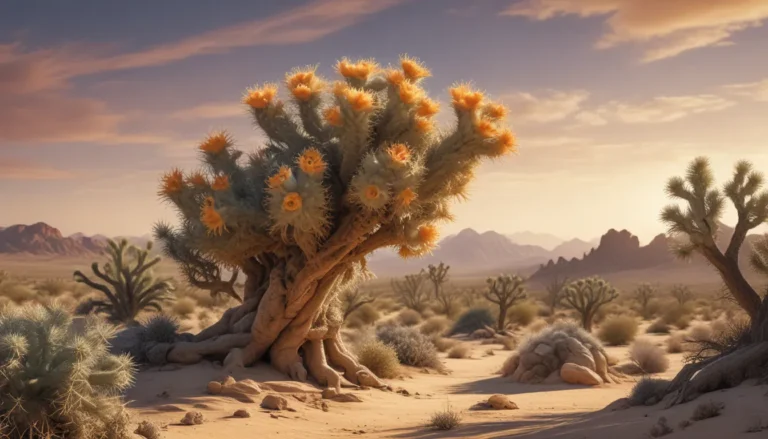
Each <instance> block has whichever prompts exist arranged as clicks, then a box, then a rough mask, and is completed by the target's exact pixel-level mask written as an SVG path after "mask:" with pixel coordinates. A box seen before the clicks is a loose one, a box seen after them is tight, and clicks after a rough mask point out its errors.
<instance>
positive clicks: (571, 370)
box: [560, 363, 603, 386]
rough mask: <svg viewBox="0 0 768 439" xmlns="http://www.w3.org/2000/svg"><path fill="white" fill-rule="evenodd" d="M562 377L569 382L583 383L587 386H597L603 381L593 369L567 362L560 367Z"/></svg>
mask: <svg viewBox="0 0 768 439" xmlns="http://www.w3.org/2000/svg"><path fill="white" fill-rule="evenodd" d="M560 378H562V380H563V381H565V382H566V383H569V384H583V385H586V386H597V385H600V384H602V383H603V380H602V379H601V378H600V376H599V375H598V374H596V373H595V372H594V371H593V370H591V369H588V368H586V367H584V366H581V365H578V364H574V363H565V364H563V367H561V368H560Z"/></svg>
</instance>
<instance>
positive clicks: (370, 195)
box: [363, 184, 381, 200]
mask: <svg viewBox="0 0 768 439" xmlns="http://www.w3.org/2000/svg"><path fill="white" fill-rule="evenodd" d="M363 195H365V198H367V199H369V200H375V199H377V198H379V196H380V195H381V190H380V189H379V187H378V186H376V185H375V184H369V185H368V186H366V188H365V192H363Z"/></svg>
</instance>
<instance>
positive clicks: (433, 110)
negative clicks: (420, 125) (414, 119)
mask: <svg viewBox="0 0 768 439" xmlns="http://www.w3.org/2000/svg"><path fill="white" fill-rule="evenodd" d="M439 111H440V104H438V103H437V102H435V101H433V100H432V99H429V98H426V99H422V100H421V102H419V105H418V106H417V107H416V114H418V115H419V116H421V117H432V116H434V115H435V114H437V113H438V112H439Z"/></svg>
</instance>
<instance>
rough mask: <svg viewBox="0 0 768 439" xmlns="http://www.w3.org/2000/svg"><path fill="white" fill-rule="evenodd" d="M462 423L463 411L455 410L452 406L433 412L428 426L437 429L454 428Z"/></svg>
mask: <svg viewBox="0 0 768 439" xmlns="http://www.w3.org/2000/svg"><path fill="white" fill-rule="evenodd" d="M459 425H461V413H459V412H457V411H455V410H453V409H452V408H451V407H450V406H449V407H447V408H446V409H445V410H440V411H438V412H435V413H433V414H432V417H431V418H430V419H429V423H428V424H427V427H429V428H433V429H435V430H442V431H447V430H453V429H454V428H456V427H458V426H459Z"/></svg>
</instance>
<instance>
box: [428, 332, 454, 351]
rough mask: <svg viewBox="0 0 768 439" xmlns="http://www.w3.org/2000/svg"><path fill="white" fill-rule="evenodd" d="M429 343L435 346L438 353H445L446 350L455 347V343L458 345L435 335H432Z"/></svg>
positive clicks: (451, 340)
mask: <svg viewBox="0 0 768 439" xmlns="http://www.w3.org/2000/svg"><path fill="white" fill-rule="evenodd" d="M430 341H431V342H432V344H433V345H435V348H436V349H437V351H438V352H447V351H448V349H450V348H452V347H453V346H455V345H456V343H458V342H457V341H456V340H453V339H450V338H443V337H441V336H439V335H437V334H433V335H432V337H431V338H430Z"/></svg>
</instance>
